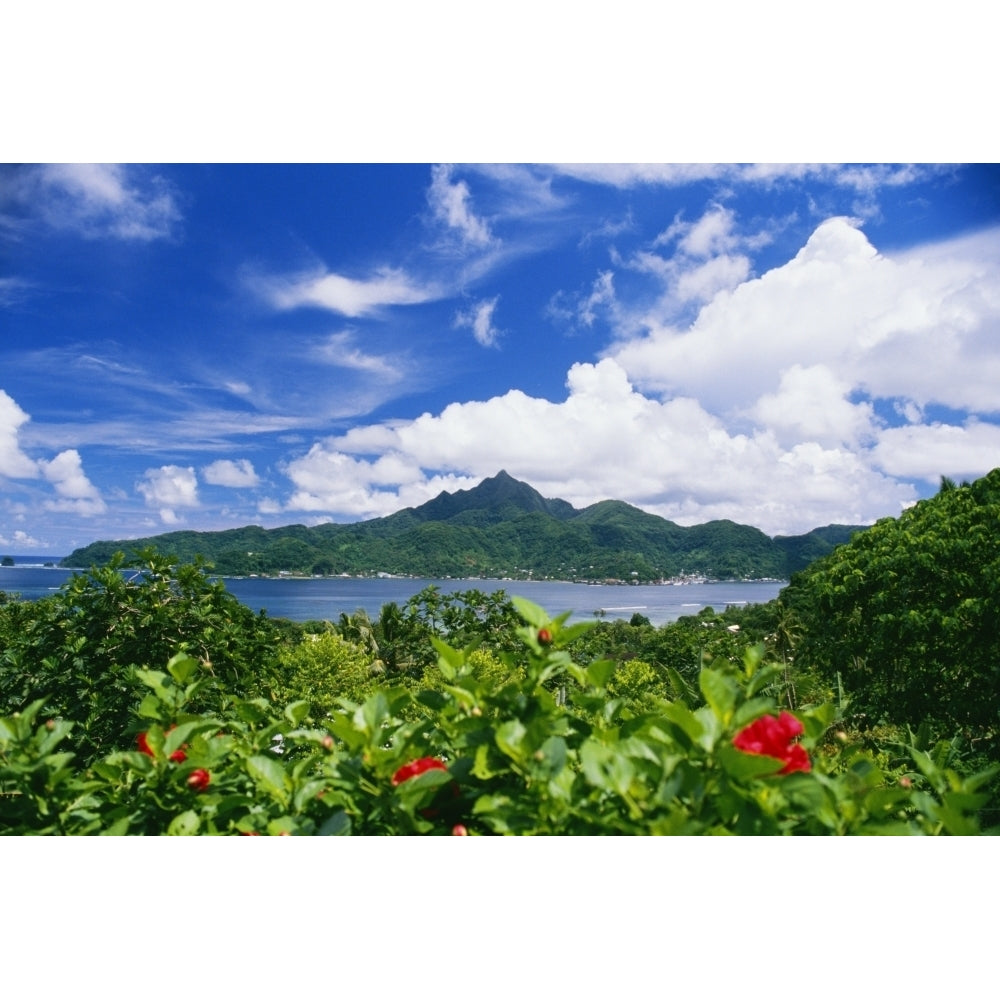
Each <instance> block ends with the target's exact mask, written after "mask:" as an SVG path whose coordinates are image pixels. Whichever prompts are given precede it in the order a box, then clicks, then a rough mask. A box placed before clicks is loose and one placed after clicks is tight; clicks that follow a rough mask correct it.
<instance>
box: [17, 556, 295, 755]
mask: <svg viewBox="0 0 1000 1000" xmlns="http://www.w3.org/2000/svg"><path fill="white" fill-rule="evenodd" d="M127 570H133V572H127ZM0 623H5V624H2V625H0V637H2V638H3V640H4V645H3V647H2V648H0V712H4V713H10V712H14V711H18V710H22V709H24V708H26V707H27V706H28V705H29V704H31V703H33V702H35V701H37V700H39V699H41V700H42V702H43V703H44V705H45V711H46V712H47V713H48V714H49V715H51V716H54V717H59V718H62V719H64V720H66V721H70V722H73V723H74V726H73V730H72V736H71V742H72V743H73V745H74V749H75V750H76V751H77V752H78V753H80V754H82V755H83V756H84V757H85V758H91V757H96V756H100V755H101V754H103V753H106V752H107V751H108V750H111V749H119V748H122V747H123V746H124V745H126V744H127V743H128V741H129V739H130V733H131V732H132V731H133V730H132V728H131V727H132V725H133V717H132V711H133V709H134V708H135V705H136V703H137V691H136V687H135V683H134V672H135V670H136V669H137V668H139V667H142V666H144V665H147V664H149V663H164V662H166V661H167V660H168V659H169V658H170V657H171V656H173V655H174V654H175V653H177V652H179V651H187V652H189V653H190V654H191V655H193V656H195V657H197V658H198V659H199V660H200V661H201V662H202V663H203V665H204V667H205V670H206V672H207V673H208V674H209V675H212V676H214V677H216V678H217V679H218V681H219V684H220V686H219V687H216V688H212V687H210V686H207V685H206V686H204V687H203V689H202V694H201V702H200V705H199V707H205V708H208V707H210V706H212V705H213V704H214V703H215V699H217V698H218V697H223V696H229V695H236V696H248V695H252V694H257V693H260V687H259V680H260V678H261V676H262V675H263V674H264V673H265V672H266V670H267V668H268V667H269V665H270V663H271V662H272V661H273V659H274V656H275V645H276V641H277V639H278V632H277V630H276V629H275V628H274V627H273V626H272V625H271V623H270V622H269V621H268V620H267V619H266V617H265V616H264V615H255V614H254V613H253V612H252V611H251V610H250V609H249V608H247V607H246V606H245V605H243V604H240V602H239V601H237V600H236V598H234V597H233V596H232V595H231V594H230V593H229V592H228V591H227V590H226V589H225V587H224V585H223V584H222V583H219V582H212V581H211V580H210V579H209V578H208V576H207V573H206V567H205V566H204V564H202V563H200V562H196V563H194V564H191V565H182V566H179V565H178V564H177V561H176V560H174V559H169V558H166V557H163V556H160V555H159V554H157V553H156V552H154V551H152V550H146V551H143V552H141V553H139V555H138V557H137V559H136V560H135V561H134V562H131V563H128V564H126V562H125V559H124V557H123V556H122V555H121V554H120V553H119V554H118V555H117V556H116V557H115V558H114V559H112V561H111V563H110V564H109V565H108V566H106V567H104V568H101V569H92V570H91V571H90V572H89V573H86V574H77V575H75V576H73V577H72V578H71V579H70V580H69V581H68V582H67V583H66V584H64V585H63V587H62V588H61V589H60V591H59V592H58V593H57V594H55V595H53V596H52V597H49V598H44V599H42V600H40V601H37V602H35V603H32V604H28V603H22V602H18V603H14V604H8V605H5V606H4V607H2V608H0Z"/></svg>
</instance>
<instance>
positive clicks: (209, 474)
mask: <svg viewBox="0 0 1000 1000" xmlns="http://www.w3.org/2000/svg"><path fill="white" fill-rule="evenodd" d="M201 475H202V478H203V479H204V480H205V482H206V483H208V484H209V485H210V486H231V487H233V488H234V489H246V488H248V487H251V486H256V485H257V484H258V483H259V482H260V479H259V478H258V476H257V473H256V472H255V471H254V467H253V465H252V463H251V462H250V460H249V459H246V458H241V459H239V460H238V461H235V462H234V461H232V460H230V459H228V458H220V459H219V460H218V461H216V462H212V463H211V465H206V466H204V467H203V468H202V470H201Z"/></svg>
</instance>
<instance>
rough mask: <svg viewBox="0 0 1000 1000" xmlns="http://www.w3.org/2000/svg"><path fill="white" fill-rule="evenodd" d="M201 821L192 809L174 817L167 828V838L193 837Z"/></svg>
mask: <svg viewBox="0 0 1000 1000" xmlns="http://www.w3.org/2000/svg"><path fill="white" fill-rule="evenodd" d="M200 824H201V820H200V819H199V818H198V814H197V813H196V812H195V811H194V810H193V809H188V810H187V811H185V812H182V813H181V814H180V815H179V816H175V817H174V818H173V819H172V820H171V821H170V826H168V827H167V836H168V837H194V836H195V835H196V834H197V833H198V827H199V826H200Z"/></svg>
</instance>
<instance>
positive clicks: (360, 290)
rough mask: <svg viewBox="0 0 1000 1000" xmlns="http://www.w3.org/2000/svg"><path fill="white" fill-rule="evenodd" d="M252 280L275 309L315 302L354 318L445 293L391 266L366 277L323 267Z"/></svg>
mask: <svg viewBox="0 0 1000 1000" xmlns="http://www.w3.org/2000/svg"><path fill="white" fill-rule="evenodd" d="M250 284H251V285H252V286H254V287H255V288H256V290H257V291H258V293H259V294H261V295H263V296H264V298H266V299H267V300H268V301H269V302H270V303H271V305H273V306H274V307H275V308H276V309H297V308H299V307H301V306H316V307H318V308H320V309H329V310H330V311H331V312H335V313H340V314H341V315H342V316H350V317H352V318H356V317H360V316H368V315H371V314H372V313H375V312H378V311H379V310H380V309H382V308H384V307H386V306H400V305H404V306H405V305H418V304H420V303H421V302H429V301H432V300H433V299H436V298H439V297H440V296H441V294H442V292H441V289H440V288H438V287H437V286H436V285H434V284H421V283H420V282H418V281H416V280H415V279H414V278H412V277H411V276H410V275H408V274H406V272H404V271H402V270H400V269H398V268H391V267H382V268H378V269H377V270H376V271H375V272H374V273H373V274H372V275H371V276H369V277H367V278H348V277H346V276H344V275H342V274H335V273H333V272H326V271H321V272H313V273H310V274H304V275H299V276H297V277H289V278H262V277H257V278H251V279H250Z"/></svg>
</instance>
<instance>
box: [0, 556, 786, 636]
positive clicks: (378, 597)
mask: <svg viewBox="0 0 1000 1000" xmlns="http://www.w3.org/2000/svg"><path fill="white" fill-rule="evenodd" d="M73 572H74V571H73V570H68V569H58V568H51V567H42V566H40V565H38V564H36V565H25V564H23V563H21V562H20V560H18V564H17V565H15V566H13V567H11V566H4V567H0V590H2V591H6V592H7V593H8V594H19V595H20V596H21V597H23V598H24V599H25V600H37V599H38V598H40V597H45V596H47V595H49V594H52V593H54V592H55V591H57V590H58V589H59V587H60V586H61V585H62V584H63V583H65V582H66V581H67V580H68V579H69V578H70V577H71V576H72V574H73ZM132 572H134V571H132ZM222 582H223V583H224V584H225V586H226V589H227V590H229V592H230V593H231V594H232V595H233V596H234V597H236V598H237V600H239V601H240V602H242V603H243V604H245V605H246V606H247V607H249V608H251V609H252V610H254V611H261V610H264V611H266V612H267V614H268V616H269V617H271V618H290V619H291V620H292V621H310V620H319V621H334V622H335V621H336V620H337V619H338V618H339V617H340V615H341V614H353V613H354V612H355V611H358V610H359V609H361V610H364V611H366V612H367V613H368V616H369V617H370V618H372V619H374V618H377V617H378V615H379V613H380V612H381V610H382V607H383V605H385V604H388V603H389V602H391V601H394V602H395V603H396V604H399V605H403V604H405V603H406V602H407V601H408V600H409V599H410V598H411V597H412V596H413V595H414V594H416V593H418V592H419V591H421V590H423V589H424V588H425V587H428V586H432V585H433V586H435V587H437V588H439V590H440V591H441V593H443V594H451V593H455V592H456V591H462V590H480V591H483V592H484V593H494V592H495V591H497V590H503V591H504V592H505V593H506V594H507V596H508V597H511V596H513V595H515V594H516V595H518V596H520V597H525V598H527V599H528V600H529V601H534V603H535V604H538V605H540V606H541V607H543V608H544V609H545V610H546V611H547V612H548V613H549V614H550V615H553V616H555V615H557V614H560V613H562V612H564V611H569V612H571V616H570V617H571V620H573V621H583V620H587V619H594V618H604V619H607V620H612V619H616V618H621V619H625V620H626V621H627V620H628V619H630V618H631V617H632V615H633V614H640V615H644V616H645V617H646V618H648V619H649V621H650V622H651V623H652V624H653V625H665V624H667V623H668V622H673V621H676V620H677V619H678V618H680V617H682V616H683V615H693V614H697V613H698V612H699V611H700V610H701V609H702V608H705V607H712V608H714V609H715V610H716V611H723V610H724V609H725V608H726V607H727V606H729V605H739V606H743V605H746V604H764V603H766V602H768V601H770V600H773V599H774V598H776V597H777V596H778V593H779V592H780V591H781V589H782V588H783V587H784V586H785V582H784V581H778V580H763V581H754V582H734V583H686V584H640V585H632V584H627V585H614V584H582V583H565V582H559V581H552V580H479V579H471V580H459V579H446V580H432V579H423V578H413V577H388V578H385V577H381V578H366V577H311V578H302V577H249V578H238V579H230V578H223V581H222Z"/></svg>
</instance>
